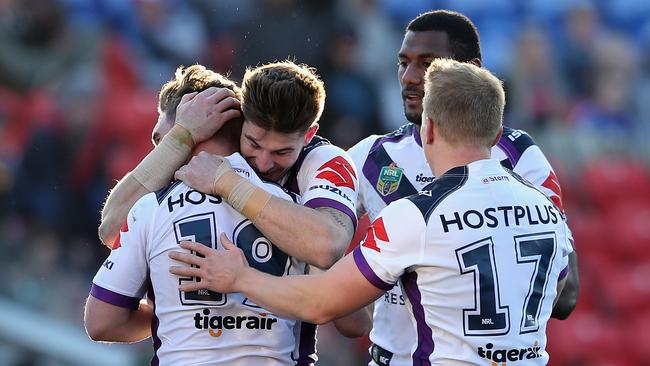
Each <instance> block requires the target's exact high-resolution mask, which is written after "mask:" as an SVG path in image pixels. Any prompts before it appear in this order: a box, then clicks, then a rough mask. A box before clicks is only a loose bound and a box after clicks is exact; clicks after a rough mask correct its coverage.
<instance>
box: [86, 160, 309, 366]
mask: <svg viewBox="0 0 650 366" xmlns="http://www.w3.org/2000/svg"><path fill="white" fill-rule="evenodd" d="M227 159H228V161H229V162H230V164H231V165H232V167H233V169H234V170H235V171H236V172H237V173H238V174H240V175H242V176H244V177H247V178H248V179H250V181H251V182H252V183H254V184H255V185H257V186H260V187H262V188H263V189H265V190H267V191H268V192H270V193H272V194H274V195H276V196H278V197H281V198H284V199H291V197H290V196H289V195H288V194H287V193H285V191H284V190H283V189H282V188H280V187H279V186H277V185H275V184H273V183H265V182H262V181H261V180H260V179H259V178H258V177H257V175H256V174H255V173H254V171H253V170H252V169H251V168H250V167H249V166H248V164H247V163H246V161H245V160H244V159H243V158H242V157H241V156H240V155H239V154H233V155H231V156H229V157H228V158H227ZM222 232H224V233H225V234H226V235H227V236H228V238H229V239H230V240H232V241H233V243H235V244H236V245H237V246H239V247H240V248H241V249H242V250H243V251H244V254H245V255H246V258H247V259H248V262H249V264H250V265H251V266H252V267H254V268H257V269H259V270H261V271H263V272H266V273H270V274H273V275H276V276H283V275H289V274H303V273H305V264H304V263H300V262H297V261H296V260H294V259H293V258H291V257H289V256H288V255H287V254H285V253H284V252H282V251H281V250H279V249H278V248H277V247H275V246H274V245H273V244H271V243H270V242H269V241H268V240H267V239H266V238H264V236H262V234H261V233H260V232H259V231H258V230H257V228H255V226H253V225H252V223H251V222H250V221H249V220H247V219H246V218H245V217H243V216H242V215H241V214H239V213H238V212H237V211H235V210H234V209H233V208H232V207H230V206H229V205H228V204H226V203H225V202H223V201H222V199H221V197H216V196H209V195H205V194H203V193H201V192H198V191H195V190H193V189H191V188H190V187H188V186H187V185H185V184H184V183H182V182H180V181H176V182H174V183H172V184H171V185H170V186H169V187H167V188H165V189H162V190H160V191H158V192H155V193H150V194H147V195H145V196H144V197H142V198H141V199H140V200H139V201H138V202H137V203H136V204H135V205H134V206H133V208H132V209H131V211H130V212H129V215H128V218H127V223H126V224H125V226H124V227H123V228H122V230H121V232H120V239H119V240H120V242H119V245H120V247H119V248H118V249H117V250H113V251H112V252H111V254H110V256H109V257H108V259H107V260H106V261H105V262H104V264H103V265H102V267H101V268H100V269H99V271H98V272H97V275H96V276H95V278H94V279H93V287H92V289H91V294H92V295H93V296H94V297H96V298H98V299H99V300H102V301H105V302H107V303H111V304H113V305H116V306H122V307H127V308H131V309H137V307H138V302H139V300H140V299H141V298H142V297H143V296H144V295H145V293H147V295H148V297H149V298H150V300H152V301H153V305H154V312H155V318H154V320H153V323H152V336H153V345H154V350H155V355H154V359H153V360H152V364H158V363H160V364H162V365H241V366H246V365H268V366H271V365H273V366H275V365H295V364H298V365H309V364H312V363H313V362H314V361H315V359H314V358H315V355H314V354H313V349H314V347H313V345H314V342H315V340H314V338H313V333H312V334H311V336H312V337H311V339H308V338H305V339H301V338H300V337H301V330H302V329H301V328H302V323H300V322H296V321H294V320H287V319H282V318H279V317H277V316H275V315H274V314H272V313H270V312H269V311H267V310H265V309H263V308H260V307H259V306H257V305H255V304H254V303H252V302H251V301H250V300H249V299H247V298H246V297H244V296H243V295H242V294H238V293H234V294H221V293H216V292H212V291H207V290H201V291H194V292H181V291H179V290H178V286H179V285H180V284H183V283H187V282H193V281H196V278H192V277H190V278H179V277H178V276H176V275H172V274H171V273H169V267H170V266H172V265H178V264H179V263H178V262H176V261H173V260H171V259H170V258H169V257H168V253H169V252H170V251H172V250H183V249H181V248H180V247H179V246H178V244H179V243H180V242H181V241H182V240H192V241H197V242H200V243H202V244H205V245H208V246H210V247H212V248H217V249H223V248H222V245H221V242H220V240H219V237H220V235H221V233H222ZM299 352H303V353H301V354H300V353H299Z"/></svg>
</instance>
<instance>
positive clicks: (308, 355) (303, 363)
mask: <svg viewBox="0 0 650 366" xmlns="http://www.w3.org/2000/svg"><path fill="white" fill-rule="evenodd" d="M317 360H318V357H316V324H312V323H305V322H302V323H301V324H300V344H299V345H298V359H297V360H295V361H296V366H311V365H313V364H314V362H316V361H317Z"/></svg>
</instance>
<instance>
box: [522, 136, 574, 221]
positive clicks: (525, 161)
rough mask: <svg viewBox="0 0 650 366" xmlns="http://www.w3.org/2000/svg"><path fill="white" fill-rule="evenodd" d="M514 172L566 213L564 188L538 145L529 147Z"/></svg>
mask: <svg viewBox="0 0 650 366" xmlns="http://www.w3.org/2000/svg"><path fill="white" fill-rule="evenodd" d="M513 171H514V172H515V173H517V174H519V175H520V176H522V177H523V178H525V179H526V180H527V181H529V182H531V183H532V184H533V185H534V186H535V187H537V188H538V189H540V190H541V191H542V192H544V194H545V195H546V196H547V197H549V198H550V199H551V200H552V201H553V203H555V205H556V206H557V207H558V208H559V209H560V211H562V212H564V207H563V205H562V188H561V187H560V181H559V180H558V178H557V175H555V172H554V171H553V167H551V164H550V163H549V162H548V159H546V156H544V153H543V152H542V150H541V149H540V148H539V146H537V145H532V146H530V147H528V148H527V149H526V150H525V151H524V152H523V153H522V154H521V158H520V159H519V162H518V163H517V165H515V166H514V168H513Z"/></svg>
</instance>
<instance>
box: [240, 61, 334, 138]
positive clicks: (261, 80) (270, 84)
mask: <svg viewBox="0 0 650 366" xmlns="http://www.w3.org/2000/svg"><path fill="white" fill-rule="evenodd" d="M242 93H243V97H244V99H243V102H242V111H243V113H244V118H245V119H246V120H247V121H250V122H252V123H254V124H255V125H257V126H259V127H261V128H264V129H266V130H271V131H276V132H280V133H294V132H304V131H307V129H309V127H310V126H311V125H312V124H314V122H317V121H318V120H319V119H320V116H321V114H322V113H323V106H324V105H325V88H324V86H323V82H322V81H321V80H320V79H319V78H318V75H316V71H315V69H313V68H311V67H309V66H307V65H297V64H295V63H294V62H292V61H282V62H275V63H271V64H267V65H263V66H258V67H256V68H254V69H247V70H246V74H245V75H244V81H243V82H242Z"/></svg>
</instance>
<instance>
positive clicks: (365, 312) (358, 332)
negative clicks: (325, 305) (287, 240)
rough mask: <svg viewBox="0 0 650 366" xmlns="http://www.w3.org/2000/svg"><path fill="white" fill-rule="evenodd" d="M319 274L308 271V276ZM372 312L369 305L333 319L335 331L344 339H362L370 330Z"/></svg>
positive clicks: (311, 270)
mask: <svg viewBox="0 0 650 366" xmlns="http://www.w3.org/2000/svg"><path fill="white" fill-rule="evenodd" d="M319 273H323V271H321V270H319V269H314V268H312V269H310V271H309V274H319ZM372 311H373V307H372V303H370V305H368V306H365V307H363V308H361V309H359V310H357V311H355V312H353V313H352V314H349V315H345V316H342V317H340V318H337V319H334V320H333V321H332V323H334V327H336V330H337V331H338V332H339V333H341V335H342V336H344V337H347V338H358V337H363V336H365V335H367V334H368V333H370V330H372Z"/></svg>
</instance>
